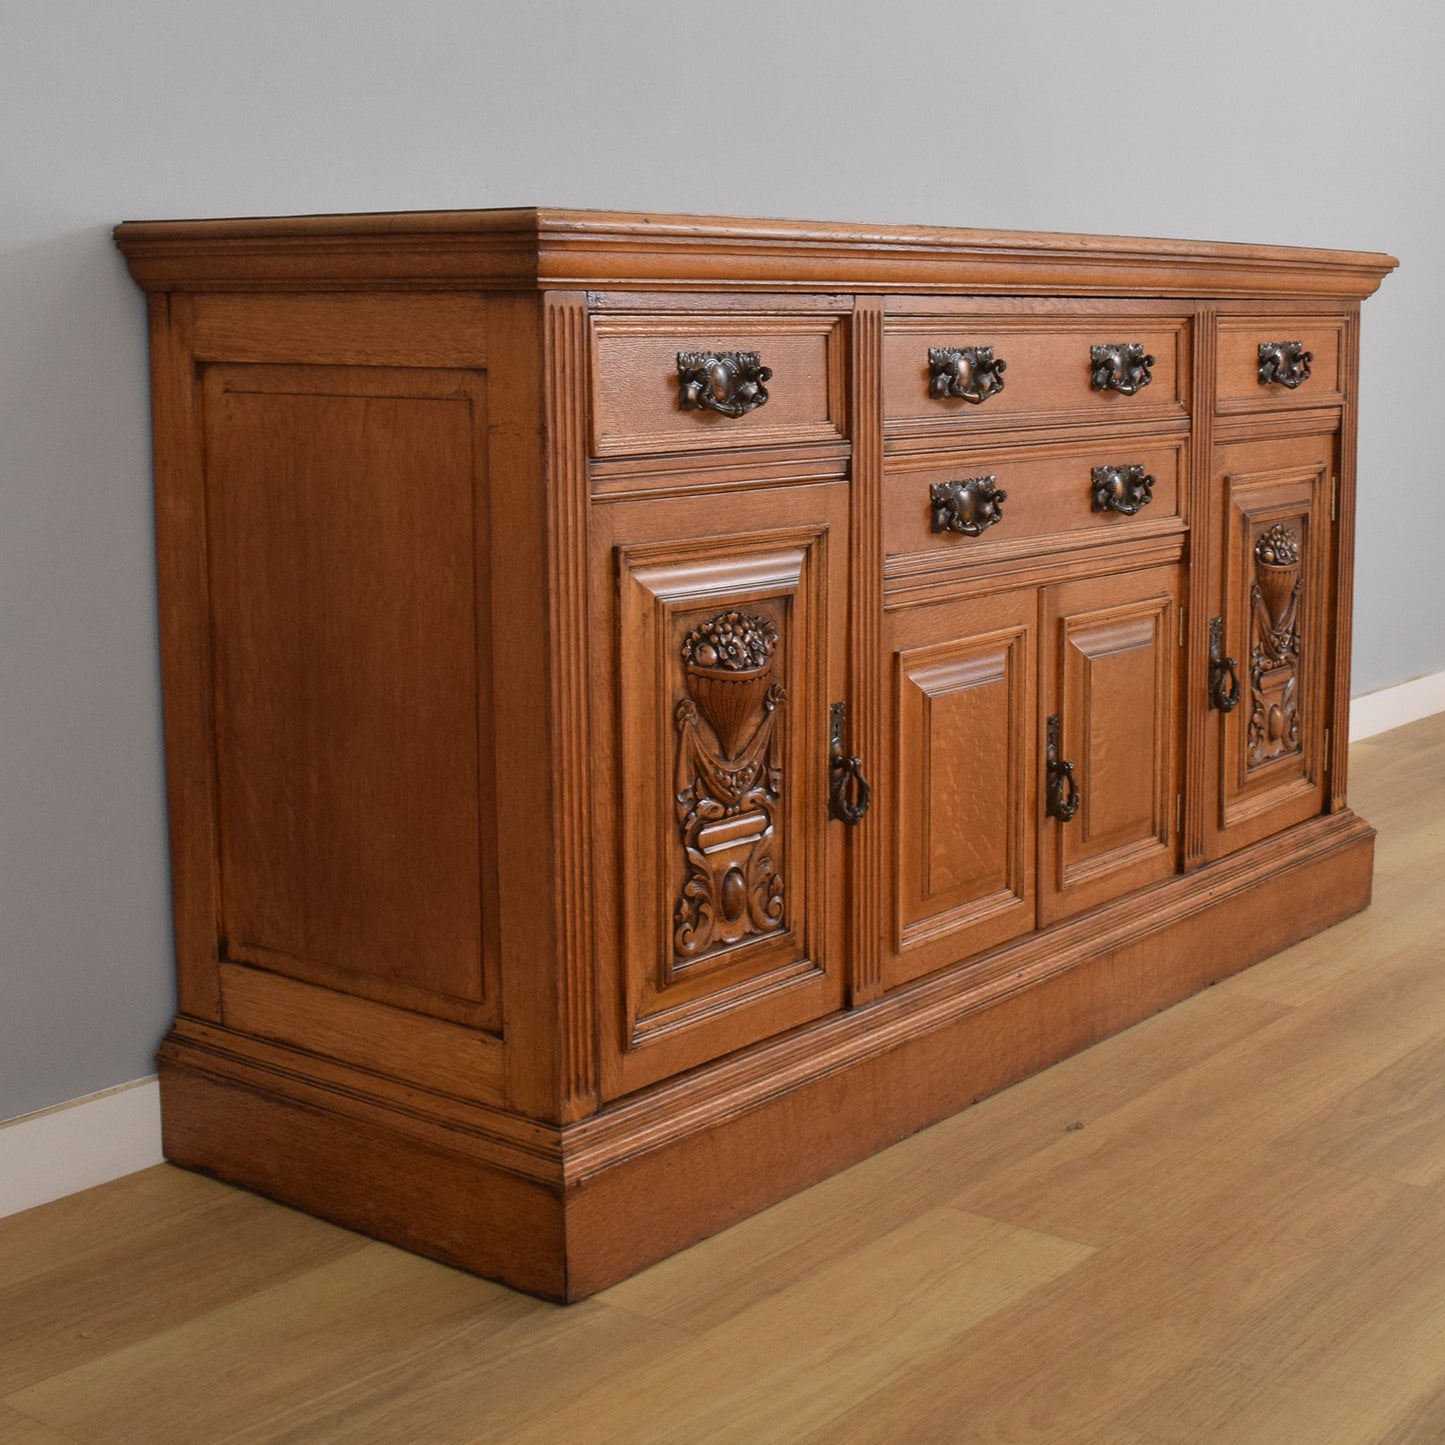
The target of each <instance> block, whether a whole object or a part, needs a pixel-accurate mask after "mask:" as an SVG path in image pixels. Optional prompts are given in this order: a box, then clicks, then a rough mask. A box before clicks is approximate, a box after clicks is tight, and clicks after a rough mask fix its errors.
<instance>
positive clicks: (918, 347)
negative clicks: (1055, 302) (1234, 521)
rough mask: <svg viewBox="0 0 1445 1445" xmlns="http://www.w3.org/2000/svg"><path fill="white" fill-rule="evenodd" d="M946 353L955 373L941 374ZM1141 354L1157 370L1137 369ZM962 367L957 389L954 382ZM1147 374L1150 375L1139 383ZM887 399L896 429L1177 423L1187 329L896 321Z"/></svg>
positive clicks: (1099, 320) (1123, 321)
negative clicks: (1114, 359) (1113, 359)
mask: <svg viewBox="0 0 1445 1445" xmlns="http://www.w3.org/2000/svg"><path fill="white" fill-rule="evenodd" d="M982 348H988V349H990V350H991V352H992V358H991V360H992V363H993V365H992V366H990V358H989V356H988V355H987V354H985V355H983V356H980V355H979V352H980V349H982ZM1095 348H1110V349H1113V348H1118V349H1120V360H1121V362H1123V363H1124V364H1123V365H1121V366H1120V367H1119V368H1118V369H1117V370H1116V369H1114V368H1112V367H1110V366H1109V365H1108V360H1109V358H1108V357H1106V356H1105V355H1103V354H1097V355H1096V351H1095ZM1126 348H1127V350H1126ZM948 352H955V353H960V354H961V355H962V358H963V360H962V362H961V363H953V365H954V366H955V368H957V370H955V371H954V372H953V373H952V374H950V373H949V372H946V371H945V372H943V373H942V375H940V374H939V368H940V367H946V366H948V365H949V364H950V362H949V358H947V357H946V356H945V355H944V353H948ZM1141 357H1150V358H1152V364H1150V365H1149V366H1148V367H1147V368H1143V367H1141V366H1140V364H1139V358H1141ZM1000 361H1001V362H1003V364H1004V365H1003V370H1002V372H999V371H998V370H997V363H998V362H1000ZM959 371H961V372H962V373H963V376H962V380H961V383H960V381H958V380H955V377H956V376H957V375H958V372H959ZM1141 377H1147V380H1146V381H1142V384H1141ZM1110 378H1116V380H1114V381H1111V380H1110ZM1096 380H1097V382H1098V383H1099V384H1098V385H1096V384H1095V382H1096ZM1000 382H1001V383H1002V384H1001V385H999V383H1000ZM950 383H952V384H951V385H950ZM1120 385H1122V386H1123V387H1124V388H1126V389H1125V390H1120V389H1119V387H1120ZM956 391H962V392H963V393H964V394H963V395H955V394H953V393H954V392H956ZM971 396H972V397H979V398H981V399H977V400H971V399H970V397H971ZM883 403H884V408H885V414H886V417H887V422H886V425H887V428H888V430H889V431H890V432H893V433H913V432H924V433H926V432H932V431H935V430H937V431H947V432H954V433H957V432H959V431H961V430H964V429H967V428H972V429H980V428H984V427H989V426H996V425H1010V426H1058V425H1070V424H1084V425H1092V424H1095V423H1117V422H1120V421H1133V420H1146V419H1147V420H1154V421H1157V420H1159V419H1161V418H1166V417H1167V418H1171V419H1173V418H1179V417H1182V416H1185V415H1187V414H1188V410H1189V323H1188V321H1187V320H1186V319H1185V318H1183V317H1158V316H1137V315H1119V316H1076V317H1067V318H1051V319H1050V320H1049V321H1048V322H1047V323H1045V322H1041V321H1038V320H1032V321H1020V320H1017V319H1012V320H1004V319H1000V318H998V317H992V316H960V317H958V318H957V319H954V318H940V317H937V316H930V317H911V318H910V317H899V318H894V319H893V320H891V321H890V322H888V324H887V326H886V327H885V330H884V337H883Z"/></svg>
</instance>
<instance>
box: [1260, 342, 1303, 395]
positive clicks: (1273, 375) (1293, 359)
mask: <svg viewBox="0 0 1445 1445" xmlns="http://www.w3.org/2000/svg"><path fill="white" fill-rule="evenodd" d="M1314 359H1315V357H1314V352H1312V351H1306V350H1305V348H1304V342H1303V341H1261V342H1260V343H1259V384H1260V385H1261V386H1269V385H1271V383H1273V382H1278V383H1279V384H1280V385H1281V386H1287V387H1289V389H1290V390H1291V391H1293V390H1294V389H1295V387H1297V386H1299V385H1300V384H1301V382H1306V381H1308V380H1309V379H1310V362H1312V361H1313V360H1314Z"/></svg>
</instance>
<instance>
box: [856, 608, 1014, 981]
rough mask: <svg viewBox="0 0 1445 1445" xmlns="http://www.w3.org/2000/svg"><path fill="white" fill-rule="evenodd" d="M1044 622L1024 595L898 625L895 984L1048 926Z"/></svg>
mask: <svg viewBox="0 0 1445 1445" xmlns="http://www.w3.org/2000/svg"><path fill="white" fill-rule="evenodd" d="M1035 617H1036V608H1035V602H1034V597H1033V595H1032V594H1031V593H1012V594H1006V595H1004V596H1001V597H990V598H986V599H983V600H980V601H973V602H967V603H958V602H954V603H946V604H943V605H941V606H938V607H931V608H920V609H916V610H909V611H906V612H902V613H897V614H894V615H893V616H892V618H891V619H890V620H891V625H892V630H893V672H894V706H893V726H892V747H891V753H892V757H891V764H892V770H893V775H894V784H893V788H892V790H891V791H892V793H893V806H892V808H891V809H890V810H889V811H890V815H891V816H890V829H891V836H892V839H893V846H892V857H893V866H892V868H891V869H890V870H889V872H890V873H891V875H892V877H893V879H894V880H895V882H894V906H893V909H892V918H891V924H890V927H889V930H888V934H887V936H886V937H885V940H884V944H885V947H884V956H885V960H886V962H885V978H886V980H887V982H888V983H890V984H897V983H902V982H906V981H907V980H908V979H911V978H916V977H918V976H920V975H921V974H924V973H929V972H933V971H934V970H936V969H939V968H944V967H947V966H948V965H949V964H951V963H956V962H959V961H961V960H962V959H965V958H967V957H969V956H970V955H972V954H975V953H978V952H980V951H981V950H983V949H985V948H990V947H992V946H994V945H996V944H998V943H1001V942H1004V941H1005V940H1007V939H1010V938H1014V937H1016V936H1018V935H1019V934H1021V933H1024V932H1026V931H1028V930H1029V929H1030V928H1032V927H1033V925H1034V860H1033V848H1034V844H1033V811H1032V808H1031V806H1030V804H1029V797H1030V785H1031V779H1032V776H1033V766H1034V764H1033V753H1034V748H1033V733H1034V729H1033V721H1032V716H1033V715H1032V709H1033V700H1034V690H1035V667H1034V658H1035V653H1036V622H1035Z"/></svg>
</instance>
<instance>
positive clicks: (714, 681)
mask: <svg viewBox="0 0 1445 1445" xmlns="http://www.w3.org/2000/svg"><path fill="white" fill-rule="evenodd" d="M777 646H778V632H777V629H776V628H775V627H774V626H773V624H772V622H771V621H769V620H768V619H767V618H766V617H753V616H750V615H749V614H748V613H745V612H723V613H720V614H719V615H718V616H716V617H714V618H713V619H712V620H711V621H710V622H706V623H704V624H703V625H702V626H701V627H698V628H695V629H694V630H693V631H692V632H690V633H688V635H687V637H686V638H685V639H684V640H683V644H682V659H683V671H684V673H685V675H686V678H687V690H688V692H689V694H690V695H691V696H692V699H693V701H694V702H695V703H697V706H698V710H699V711H700V712H701V713H702V715H703V717H705V718H706V719H707V721H708V725H709V726H710V727H711V728H712V730H713V732H715V733H716V734H717V739H718V742H720V743H721V744H722V752H723V757H724V758H729V759H731V758H736V757H737V756H738V753H739V752H740V751H741V748H742V745H743V742H744V741H745V739H746V736H747V734H748V731H749V729H750V728H751V727H752V726H753V725H754V724H755V723H756V719H757V713H758V708H759V707H760V706H761V705H762V702H763V699H764V698H765V697H766V696H767V692H768V686H769V684H770V683H771V681H772V677H773V654H774V652H775V651H776V650H777Z"/></svg>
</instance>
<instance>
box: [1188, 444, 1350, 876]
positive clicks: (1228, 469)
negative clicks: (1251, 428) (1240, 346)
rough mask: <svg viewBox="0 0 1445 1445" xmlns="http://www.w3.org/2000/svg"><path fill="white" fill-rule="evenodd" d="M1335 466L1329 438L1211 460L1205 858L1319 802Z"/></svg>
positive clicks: (1229, 451) (1230, 450) (1237, 447)
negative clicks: (1210, 795) (1214, 777)
mask: <svg viewBox="0 0 1445 1445" xmlns="http://www.w3.org/2000/svg"><path fill="white" fill-rule="evenodd" d="M1334 465H1335V438H1334V436H1333V435H1327V436H1306V437H1288V438H1282V439H1280V440H1277V441H1257V442H1240V443H1236V444H1232V445H1229V446H1222V447H1220V448H1218V449H1217V451H1216V454H1215V475H1214V485H1213V489H1212V496H1211V508H1210V511H1211V519H1212V521H1213V522H1214V525H1215V527H1216V532H1215V536H1214V541H1213V546H1212V548H1211V576H1212V579H1213V583H1214V586H1215V588H1216V589H1217V590H1216V594H1215V604H1214V608H1213V612H1212V616H1213V617H1214V618H1217V619H1218V622H1217V623H1211V632H1212V638H1213V642H1212V647H1211V651H1212V654H1213V660H1212V662H1211V667H1210V673H1211V686H1210V704H1211V706H1210V714H1209V718H1210V721H1209V739H1210V743H1209V746H1210V756H1211V757H1212V758H1214V759H1217V764H1218V795H1217V797H1216V798H1214V799H1212V800H1211V807H1210V812H1209V817H1208V819H1207V828H1206V833H1205V851H1206V854H1207V856H1209V857H1211V858H1217V857H1219V856H1221V855H1222V854H1224V853H1227V852H1229V851H1230V850H1232V849H1234V848H1239V847H1242V846H1244V845H1245V844H1247V843H1253V842H1255V841H1256V840H1257V839H1259V838H1263V837H1266V836H1268V835H1269V834H1271V833H1274V832H1277V831H1278V830H1279V829H1281V828H1284V827H1288V826H1289V825H1290V824H1291V823H1298V822H1301V821H1302V820H1303V819H1305V818H1308V817H1311V816H1312V815H1313V814H1315V813H1318V812H1320V811H1321V810H1322V809H1323V808H1324V806H1325V790H1324V759H1325V750H1324V740H1325V727H1326V724H1327V721H1328V720H1327V719H1326V717H1325V708H1326V696H1327V693H1326V687H1327V682H1328V679H1327V676H1326V674H1327V671H1328V656H1327V653H1326V650H1325V637H1326V633H1327V630H1328V628H1329V624H1330V619H1329V599H1328V597H1327V590H1328V586H1329V555H1330V540H1331V539H1330V531H1331V524H1330V520H1329V510H1330V487H1331V477H1332V476H1333V472H1334Z"/></svg>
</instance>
